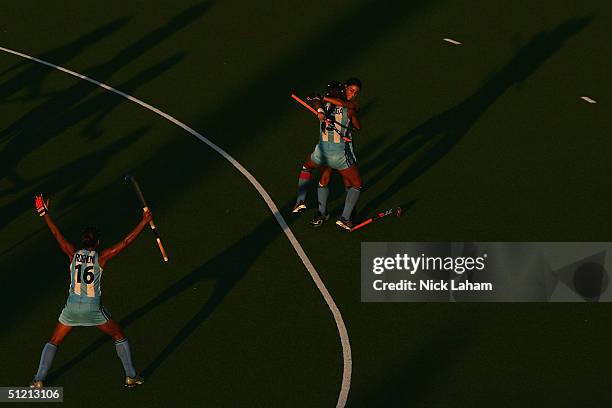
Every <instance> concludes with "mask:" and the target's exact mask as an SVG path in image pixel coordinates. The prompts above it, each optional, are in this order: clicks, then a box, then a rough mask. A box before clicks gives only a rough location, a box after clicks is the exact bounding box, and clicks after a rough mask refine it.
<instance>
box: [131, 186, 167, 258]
mask: <svg viewBox="0 0 612 408" xmlns="http://www.w3.org/2000/svg"><path fill="white" fill-rule="evenodd" d="M125 180H126V181H131V182H132V186H133V187H134V190H135V191H136V195H137V196H138V199H139V200H140V203H141V204H142V209H143V210H146V209H148V208H149V206H148V205H147V202H146V201H145V198H144V195H142V190H141V189H140V186H139V185H138V182H137V181H136V179H135V178H134V176H132V175H130V174H128V175H126V176H125ZM149 226H150V227H151V229H152V230H153V233H154V234H155V241H157V246H158V247H159V251H160V252H161V254H162V256H163V257H164V262H168V255H166V251H165V250H164V246H163V245H162V242H161V237H160V236H159V231H157V228H156V227H155V222H153V219H151V221H149Z"/></svg>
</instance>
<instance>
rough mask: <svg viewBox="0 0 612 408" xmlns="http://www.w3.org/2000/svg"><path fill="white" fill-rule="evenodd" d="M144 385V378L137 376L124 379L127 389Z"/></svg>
mask: <svg viewBox="0 0 612 408" xmlns="http://www.w3.org/2000/svg"><path fill="white" fill-rule="evenodd" d="M142 384H144V378H142V377H141V376H139V375H137V376H136V377H125V386H126V387H128V388H132V387H135V386H137V385H142Z"/></svg>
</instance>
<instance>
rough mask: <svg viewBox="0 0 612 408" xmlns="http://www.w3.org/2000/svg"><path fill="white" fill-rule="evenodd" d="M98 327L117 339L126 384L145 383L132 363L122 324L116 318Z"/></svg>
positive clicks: (118, 354) (128, 385) (130, 385)
mask: <svg viewBox="0 0 612 408" xmlns="http://www.w3.org/2000/svg"><path fill="white" fill-rule="evenodd" d="M97 327H98V329H100V330H102V331H103V332H104V333H106V334H108V335H109V336H110V337H112V338H113V340H115V349H116V350H117V356H119V360H121V364H123V369H124V370H125V386H126V387H135V386H136V385H140V384H143V383H144V379H143V378H142V377H140V376H138V375H137V374H136V369H135V368H134V364H133V363H132V353H131V351H130V344H129V343H128V339H127V337H125V334H124V333H123V330H122V329H121V326H119V324H117V322H115V321H114V320H109V321H107V322H106V323H104V324H101V325H99V326H97Z"/></svg>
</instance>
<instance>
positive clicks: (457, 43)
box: [442, 38, 461, 45]
mask: <svg viewBox="0 0 612 408" xmlns="http://www.w3.org/2000/svg"><path fill="white" fill-rule="evenodd" d="M442 40H443V41H446V42H449V43H451V44H455V45H461V43H460V42H459V41H457V40H453V39H452V38H443V39H442Z"/></svg>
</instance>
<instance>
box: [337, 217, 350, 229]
mask: <svg viewBox="0 0 612 408" xmlns="http://www.w3.org/2000/svg"><path fill="white" fill-rule="evenodd" d="M336 225H337V226H339V227H340V228H344V229H345V230H347V231H350V230H351V229H352V228H353V223H352V222H351V220H345V219H344V218H342V217H340V218H338V221H336Z"/></svg>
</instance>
